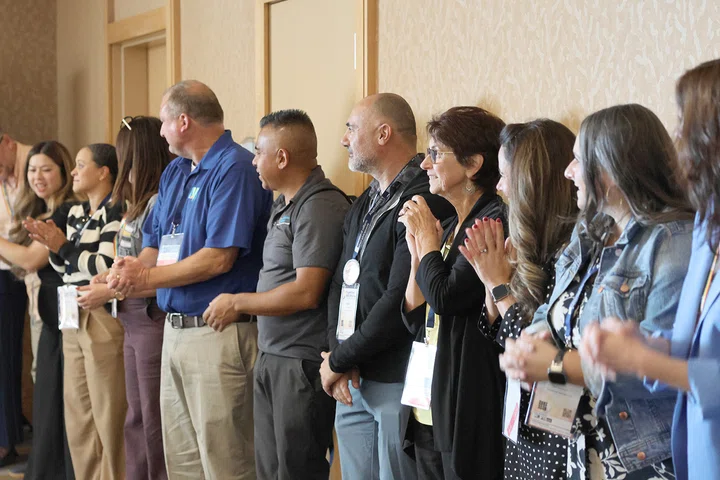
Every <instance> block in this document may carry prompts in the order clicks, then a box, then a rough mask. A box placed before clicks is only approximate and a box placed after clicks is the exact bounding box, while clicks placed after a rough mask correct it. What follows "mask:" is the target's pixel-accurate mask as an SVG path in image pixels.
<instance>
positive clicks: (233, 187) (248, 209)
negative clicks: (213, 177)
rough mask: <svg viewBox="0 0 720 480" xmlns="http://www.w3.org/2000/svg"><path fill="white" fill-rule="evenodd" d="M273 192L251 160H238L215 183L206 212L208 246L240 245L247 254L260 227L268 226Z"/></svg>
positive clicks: (226, 246)
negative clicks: (259, 177) (266, 223)
mask: <svg viewBox="0 0 720 480" xmlns="http://www.w3.org/2000/svg"><path fill="white" fill-rule="evenodd" d="M271 204H272V195H271V194H270V192H266V191H264V190H263V188H262V185H261V184H260V180H259V179H258V177H257V174H256V172H255V169H254V168H252V165H251V164H250V162H249V161H245V160H238V161H237V162H235V163H234V164H233V165H232V166H231V167H230V168H229V169H228V171H227V173H226V174H225V175H224V176H223V178H222V179H221V180H220V181H219V182H218V183H217V185H215V186H214V188H213V192H212V195H211V197H210V207H209V209H208V214H207V219H208V220H207V225H206V232H207V237H206V240H205V247H206V248H231V247H237V248H239V249H240V255H241V256H242V255H244V254H246V253H247V252H248V251H249V250H250V247H251V246H252V240H253V235H254V233H255V231H256V229H257V228H265V221H266V220H267V218H268V216H269V213H270V207H271Z"/></svg>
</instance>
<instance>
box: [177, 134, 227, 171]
mask: <svg viewBox="0 0 720 480" xmlns="http://www.w3.org/2000/svg"><path fill="white" fill-rule="evenodd" d="M233 143H234V141H233V138H232V132H231V131H230V130H225V133H223V134H222V135H220V138H218V139H217V140H215V143H213V145H212V147H210V150H208V151H207V152H206V153H205V155H204V156H203V158H202V159H201V160H200V162H199V163H198V166H197V168H196V169H195V170H192V168H191V165H192V160H191V159H189V158H185V157H183V158H182V162H183V165H185V166H186V167H187V169H188V174H189V173H190V172H191V170H192V171H193V172H194V171H196V170H210V169H212V168H213V167H214V166H215V165H217V163H218V161H219V160H220V157H221V155H220V154H221V153H222V152H223V150H225V149H226V148H228V147H229V146H231V145H232V144H233Z"/></svg>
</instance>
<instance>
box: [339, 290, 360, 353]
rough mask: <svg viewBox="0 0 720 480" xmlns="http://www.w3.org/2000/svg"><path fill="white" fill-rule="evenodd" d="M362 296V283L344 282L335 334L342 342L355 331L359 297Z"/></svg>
mask: <svg viewBox="0 0 720 480" xmlns="http://www.w3.org/2000/svg"><path fill="white" fill-rule="evenodd" d="M359 297H360V285H359V284H357V283H356V284H354V285H347V284H345V283H343V286H342V290H341V292H340V312H339V314H338V325H337V330H336V332H335V335H336V337H337V339H338V341H340V342H342V341H344V340H347V339H348V338H350V335H352V334H353V333H355V318H356V317H357V306H358V299H359Z"/></svg>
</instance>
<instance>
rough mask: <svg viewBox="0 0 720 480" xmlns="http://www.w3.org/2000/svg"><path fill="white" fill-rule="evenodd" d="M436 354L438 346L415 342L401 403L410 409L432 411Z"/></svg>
mask: <svg viewBox="0 0 720 480" xmlns="http://www.w3.org/2000/svg"><path fill="white" fill-rule="evenodd" d="M436 353H437V345H427V344H425V343H423V342H413V345H412V350H410V360H409V361H408V368H407V373H406V374H405V386H404V387H403V393H402V397H400V403H402V404H403V405H407V406H409V407H415V408H421V409H423V410H430V400H431V399H430V396H431V391H432V379H433V371H434V370H435V354H436Z"/></svg>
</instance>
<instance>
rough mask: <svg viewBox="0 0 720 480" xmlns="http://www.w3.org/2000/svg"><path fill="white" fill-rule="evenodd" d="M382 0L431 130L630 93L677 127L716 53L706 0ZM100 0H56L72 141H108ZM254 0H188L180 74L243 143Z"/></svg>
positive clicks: (250, 112)
mask: <svg viewBox="0 0 720 480" xmlns="http://www.w3.org/2000/svg"><path fill="white" fill-rule="evenodd" d="M116 1H118V2H119V1H121V0H116ZM128 1H129V0H128ZM138 1H139V0H138ZM289 1H292V0H289ZM378 2H379V17H380V20H379V21H380V25H379V87H380V90H381V91H394V92H397V93H399V94H401V95H404V96H405V97H406V98H407V99H408V101H409V102H410V104H411V105H412V106H413V108H414V109H415V111H416V114H417V118H418V126H419V127H420V130H421V133H422V131H423V130H424V124H425V122H426V121H427V120H428V119H429V118H430V117H431V115H432V114H433V113H439V112H441V111H443V110H445V109H447V108H449V107H451V106H453V105H457V104H478V105H482V106H485V107H487V108H490V109H491V110H493V111H494V112H496V113H497V114H499V115H501V116H502V117H503V118H504V119H505V120H506V121H522V120H526V119H529V118H533V117H537V116H549V117H552V118H555V119H559V120H561V121H563V122H565V123H566V124H568V125H569V126H571V127H572V128H577V126H578V125H579V122H580V121H581V120H582V118H583V117H584V116H585V115H586V114H587V113H590V112H592V111H593V110H597V109H599V108H602V107H605V106H608V105H612V104H615V103H620V102H630V101H634V102H640V103H643V104H645V105H647V106H648V107H650V108H652V109H653V110H655V111H656V112H657V113H658V115H659V116H660V117H661V119H662V120H663V121H664V122H665V124H666V125H667V126H668V128H669V129H672V128H674V125H675V120H674V116H675V113H674V104H673V85H674V82H675V79H676V78H677V77H678V75H680V74H681V73H682V72H683V70H685V69H686V68H688V67H690V66H692V65H695V64H697V63H699V62H700V61H701V60H704V59H708V58H711V57H718V56H720V42H718V41H717V38H715V39H713V36H716V34H715V30H716V28H715V26H714V25H715V24H713V23H712V22H713V20H715V21H716V19H717V18H720V3H718V2H710V1H707V0H686V1H683V2H671V1H662V2H660V1H656V0H632V1H620V0H608V1H603V2H595V1H590V0H582V1H581V0H578V1H573V2H567V1H564V0H518V1H507V0H441V1H438V0H378ZM135 3H136V2H134V1H133V4H135ZM101 5H102V1H100V0H58V39H59V40H58V60H59V62H58V88H59V90H60V91H59V95H60V101H59V118H60V137H61V139H72V144H73V145H74V146H78V145H81V144H83V143H86V142H88V141H90V139H95V141H97V140H98V139H99V140H101V139H102V138H103V136H102V133H103V125H104V122H103V118H104V116H103V115H104V111H105V110H104V109H105V108H106V107H105V104H104V101H105V98H104V93H103V89H104V70H103V68H104V66H103V65H104V64H103V58H102V55H103V50H102V45H103V37H102V6H101ZM153 5H154V4H153ZM254 9H255V0H213V4H212V8H209V7H208V3H207V2H206V1H205V0H183V1H182V2H181V19H182V21H181V25H182V40H181V55H182V76H183V78H196V79H198V80H201V81H203V82H206V83H207V84H208V85H210V86H211V87H212V88H213V89H214V90H215V92H216V93H217V95H218V97H219V98H220V101H221V102H222V104H223V107H224V109H225V114H226V123H227V126H228V128H231V129H232V130H233V132H234V135H235V137H236V139H238V140H240V139H242V137H244V136H246V135H254V134H255V133H256V130H257V127H256V121H257V119H256V118H255V84H254V81H255V76H254V75H255V64H254V57H255V50H254V48H255V47H254V40H255V35H254ZM713 40H714V41H713ZM61 59H62V62H60V60H61ZM423 136H424V135H423Z"/></svg>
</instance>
